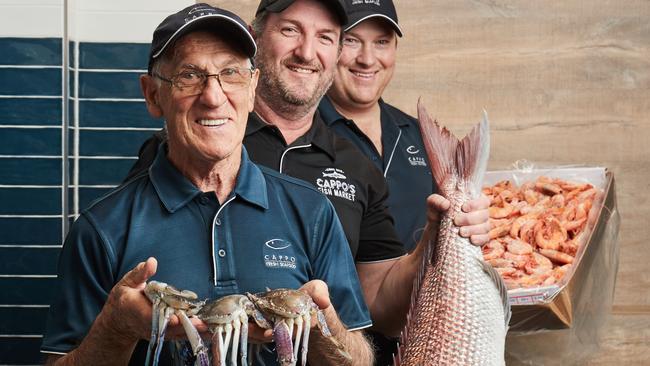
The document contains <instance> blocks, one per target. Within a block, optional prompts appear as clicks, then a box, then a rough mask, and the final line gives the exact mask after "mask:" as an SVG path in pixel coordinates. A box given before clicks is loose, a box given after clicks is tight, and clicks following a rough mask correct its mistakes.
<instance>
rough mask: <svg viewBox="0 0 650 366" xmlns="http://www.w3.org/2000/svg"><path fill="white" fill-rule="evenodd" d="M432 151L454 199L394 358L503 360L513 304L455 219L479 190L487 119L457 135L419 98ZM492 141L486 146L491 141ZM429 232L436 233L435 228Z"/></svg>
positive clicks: (414, 361) (439, 178) (428, 255)
mask: <svg viewBox="0 0 650 366" xmlns="http://www.w3.org/2000/svg"><path fill="white" fill-rule="evenodd" d="M418 117H419V120H420V124H421V129H422V131H423V140H424V142H425V147H426V148H427V155H428V156H429V159H430V161H431V163H432V164H431V165H432V172H433V176H434V178H435V179H436V182H437V183H438V187H440V194H442V195H443V196H444V197H446V198H447V199H448V200H449V201H450V203H451V206H450V208H449V210H447V212H446V213H445V214H443V215H442V218H441V220H440V224H439V227H438V235H437V241H436V242H435V243H428V245H427V247H426V248H425V253H424V255H423V262H422V264H421V267H420V275H419V276H418V278H416V281H415V284H414V289H413V295H412V298H411V309H410V311H409V316H408V321H407V325H406V328H405V330H404V332H403V334H402V339H401V343H402V345H401V346H400V348H399V353H398V355H397V357H396V362H395V365H400V366H404V365H417V366H426V365H504V364H505V361H504V346H505V336H506V333H507V324H508V321H509V317H510V308H509V305H508V299H507V290H506V287H505V285H504V284H503V281H502V280H501V278H500V277H499V275H498V273H496V271H494V270H493V269H492V267H490V266H489V265H487V264H485V262H483V256H482V253H481V249H480V248H479V247H477V246H474V245H472V244H471V243H470V241H469V240H468V239H466V238H462V237H461V236H460V235H459V228H458V227H456V226H455V225H454V223H453V218H454V217H455V216H456V215H457V214H458V213H460V212H461V207H462V205H463V204H464V203H465V202H467V201H468V200H470V199H472V197H475V196H476V193H475V192H478V190H479V189H480V186H481V184H480V183H481V179H482V175H483V172H484V171H485V165H487V156H486V154H487V152H488V151H489V136H488V131H487V128H488V127H487V124H488V122H487V118H484V120H483V122H482V123H481V124H480V125H479V126H478V127H477V128H475V129H474V130H473V131H472V132H471V133H470V135H468V137H466V138H465V139H463V140H462V141H458V139H456V138H455V137H454V136H453V135H451V134H450V133H449V131H447V130H446V129H441V128H440V127H439V126H438V124H437V123H436V122H433V121H431V119H430V118H429V117H428V115H427V114H426V111H424V108H423V107H422V106H421V105H420V103H418ZM486 145H487V146H486ZM430 237H436V236H435V235H431V236H430Z"/></svg>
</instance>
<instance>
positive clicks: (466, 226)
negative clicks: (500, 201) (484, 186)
mask: <svg viewBox="0 0 650 366" xmlns="http://www.w3.org/2000/svg"><path fill="white" fill-rule="evenodd" d="M450 206H451V203H450V202H449V200H447V199H446V198H444V197H443V196H441V195H439V194H432V195H430V196H429V197H428V198H427V207H428V210H427V219H428V220H429V224H430V225H436V226H437V225H438V223H439V222H440V217H441V216H442V214H443V213H445V212H446V211H447V210H448V209H449V207H450ZM489 206H490V200H489V199H488V198H487V197H486V196H484V195H481V196H480V197H479V198H476V199H473V200H471V201H467V202H465V204H463V207H462V212H461V213H459V214H458V215H456V217H454V224H455V225H456V226H458V227H459V228H460V236H462V237H464V238H469V239H470V242H471V243H472V244H474V245H483V244H485V243H487V242H488V241H489V235H488V232H489V231H490V223H489V222H488V219H489V218H490V215H489V213H488V207H489Z"/></svg>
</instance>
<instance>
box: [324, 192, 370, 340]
mask: <svg viewBox="0 0 650 366" xmlns="http://www.w3.org/2000/svg"><path fill="white" fill-rule="evenodd" d="M321 211H322V212H320V214H319V215H317V217H318V221H317V224H316V227H317V228H319V229H318V230H316V231H315V233H314V243H318V244H319V245H318V246H317V248H318V249H317V250H316V251H315V258H314V259H313V263H314V264H313V268H314V278H316V279H320V280H323V281H325V283H327V286H328V288H329V293H330V300H331V301H332V304H333V305H334V309H336V312H337V314H338V316H339V318H340V319H341V321H342V322H343V324H345V325H346V327H347V328H348V329H354V330H356V329H362V328H366V327H369V326H371V325H372V321H371V320H370V313H369V311H368V308H367V306H366V303H365V300H364V299H363V292H362V290H361V285H360V283H359V276H358V275H357V271H356V268H355V265H354V260H353V258H352V254H351V253H350V247H349V245H348V242H347V239H346V238H345V233H344V232H343V228H342V227H341V223H340V222H339V219H338V217H337V216H336V212H335V211H334V207H333V206H332V204H331V203H330V202H329V200H327V199H325V198H323V205H322V210H321Z"/></svg>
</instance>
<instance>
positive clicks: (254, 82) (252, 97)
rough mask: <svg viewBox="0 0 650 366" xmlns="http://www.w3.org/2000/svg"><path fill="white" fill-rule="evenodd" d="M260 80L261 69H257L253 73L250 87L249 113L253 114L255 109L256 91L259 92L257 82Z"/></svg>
mask: <svg viewBox="0 0 650 366" xmlns="http://www.w3.org/2000/svg"><path fill="white" fill-rule="evenodd" d="M259 78H260V69H255V71H253V75H251V85H250V86H249V89H248V97H249V98H250V99H249V106H248V111H249V112H252V111H253V108H254V107H255V91H256V90H257V81H258V80H259Z"/></svg>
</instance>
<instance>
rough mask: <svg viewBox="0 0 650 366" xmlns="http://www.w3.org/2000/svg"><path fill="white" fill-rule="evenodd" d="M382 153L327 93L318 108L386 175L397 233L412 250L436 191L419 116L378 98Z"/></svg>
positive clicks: (324, 118) (390, 205) (389, 206)
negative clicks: (431, 196)
mask: <svg viewBox="0 0 650 366" xmlns="http://www.w3.org/2000/svg"><path fill="white" fill-rule="evenodd" d="M379 108H380V111H381V140H382V141H381V142H382V145H383V149H384V151H383V154H381V153H379V152H378V151H377V149H376V148H375V146H374V144H373V143H372V141H371V140H370V139H369V138H368V136H366V135H365V134H364V133H363V131H361V129H359V127H357V125H356V124H355V123H354V121H352V120H349V119H347V118H345V117H344V116H342V115H341V114H340V113H338V112H337V111H336V109H335V108H334V105H333V104H332V102H331V101H330V99H329V98H328V97H327V96H325V97H323V99H322V100H321V103H320V105H319V107H318V110H319V112H320V114H321V116H322V118H323V121H325V123H326V124H327V125H328V126H329V127H330V128H331V129H332V130H334V132H335V133H336V134H338V135H339V136H342V137H345V138H346V139H348V140H349V141H351V142H352V143H353V144H354V145H356V147H357V148H359V150H361V152H363V154H364V155H366V156H367V157H368V158H369V159H370V160H371V161H372V162H373V163H374V164H375V165H376V166H377V167H378V168H379V169H380V170H381V171H382V172H383V174H384V177H385V179H386V182H387V184H388V192H389V195H388V200H387V201H386V204H387V206H388V210H389V211H390V213H391V215H392V216H393V218H394V219H395V229H396V230H397V235H398V237H399V238H400V240H401V241H402V243H403V244H404V247H405V248H406V249H407V250H408V251H411V250H412V249H413V248H415V245H416V244H417V242H418V240H419V239H420V236H421V229H422V228H423V227H424V225H425V224H426V219H427V216H426V198H427V197H428V196H429V195H430V194H431V193H434V192H437V188H436V184H435V182H434V181H433V177H432V176H431V170H430V168H429V159H428V158H427V155H426V150H425V149H424V144H423V143H422V136H421V135H420V127H419V124H418V121H417V119H415V118H413V117H411V116H409V115H408V114H406V113H404V112H402V111H400V110H399V109H397V108H395V107H393V106H391V105H389V104H386V103H384V101H383V100H381V99H380V100H379Z"/></svg>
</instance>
